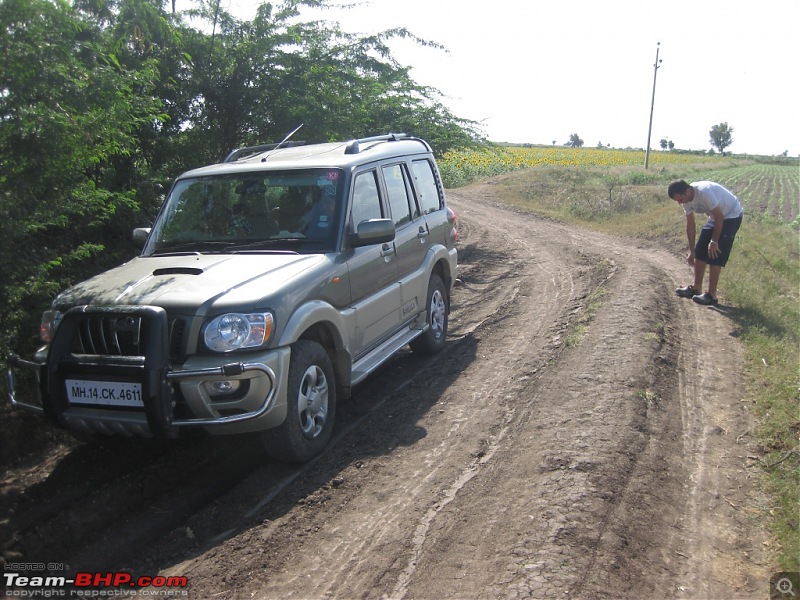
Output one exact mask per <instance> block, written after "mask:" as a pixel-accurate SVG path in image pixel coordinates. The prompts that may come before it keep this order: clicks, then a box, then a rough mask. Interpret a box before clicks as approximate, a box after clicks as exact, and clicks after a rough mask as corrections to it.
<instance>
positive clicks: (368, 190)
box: [350, 171, 383, 231]
mask: <svg viewBox="0 0 800 600" xmlns="http://www.w3.org/2000/svg"><path fill="white" fill-rule="evenodd" d="M350 215H351V219H350V221H351V223H352V226H353V231H355V230H356V229H358V224H359V223H361V221H368V220H369V219H380V218H382V217H383V214H382V212H381V199H380V196H378V180H377V179H375V171H367V172H366V173H360V174H358V175H356V180H355V183H354V184H353V208H352V210H351V211H350Z"/></svg>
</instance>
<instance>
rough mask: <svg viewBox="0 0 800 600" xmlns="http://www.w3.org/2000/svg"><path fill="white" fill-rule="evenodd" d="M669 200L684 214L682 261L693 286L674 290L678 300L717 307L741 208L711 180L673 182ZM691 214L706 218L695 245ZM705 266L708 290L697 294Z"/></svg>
mask: <svg viewBox="0 0 800 600" xmlns="http://www.w3.org/2000/svg"><path fill="white" fill-rule="evenodd" d="M667 193H668V194H669V197H670V198H672V199H673V200H675V202H677V203H678V204H680V205H682V206H683V212H684V214H685V215H686V237H687V238H688V240H689V255H688V256H687V257H686V262H688V263H689V266H691V267H694V284H693V285H687V286H686V287H682V288H678V289H677V290H675V291H676V292H677V294H678V296H680V297H681V298H691V299H692V300H694V301H695V302H697V303H698V304H704V305H706V306H715V305H716V304H717V283H718V282H719V275H720V272H721V271H722V267H724V266H725V264H726V263H727V262H728V257H729V256H730V253H731V248H733V240H734V238H735V237H736V232H737V231H739V226H740V225H741V224H742V212H743V211H742V205H741V203H740V202H739V199H738V198H737V197H736V196H734V195H733V194H732V193H731V192H730V191H729V190H727V189H726V188H724V187H723V186H721V185H720V184H718V183H714V182H713V181H697V182H695V183H693V184H691V185H689V184H688V183H686V182H685V181H684V180H682V179H681V180H679V181H673V182H672V183H670V184H669V188H668V189H667ZM694 213H702V214H705V215H708V221H707V222H706V224H705V225H703V228H702V229H701V230H700V237H699V239H698V240H697V244H695V235H696V229H695V221H694ZM706 265H708V291H706V292H704V293H700V291H701V290H702V288H703V277H704V276H705V272H706Z"/></svg>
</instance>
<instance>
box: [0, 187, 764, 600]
mask: <svg viewBox="0 0 800 600" xmlns="http://www.w3.org/2000/svg"><path fill="white" fill-rule="evenodd" d="M491 189H492V186H490V185H482V186H473V187H470V188H465V189H462V190H458V191H454V192H451V193H450V196H449V198H450V203H451V206H453V207H454V209H455V210H456V212H457V214H458V216H459V220H460V236H461V241H460V255H459V259H460V263H461V269H462V275H461V283H460V285H459V286H458V287H457V288H456V289H455V292H454V297H453V312H452V315H451V321H450V340H449V342H448V347H447V350H446V352H445V353H443V354H441V355H439V356H437V357H434V358H432V359H421V358H419V357H416V356H414V355H411V354H410V353H406V354H403V355H402V356H400V357H398V358H397V359H396V360H394V361H392V362H391V363H390V364H389V365H386V367H385V368H384V369H382V371H381V372H380V373H377V374H376V375H375V376H373V377H371V378H370V379H369V381H367V382H365V383H364V384H363V385H362V386H360V387H359V389H358V390H356V394H355V396H354V398H353V399H352V400H350V401H348V402H345V403H343V404H342V405H341V407H340V413H339V415H338V422H337V430H336V433H335V440H334V442H333V444H332V446H331V448H330V451H329V452H328V453H327V454H326V455H325V456H324V457H322V458H320V459H318V460H317V461H315V462H313V463H312V464H310V465H307V466H305V467H302V468H298V467H291V466H286V465H280V464H271V463H269V462H267V461H266V460H265V459H264V458H263V457H262V455H261V454H260V451H259V447H258V444H257V442H256V441H255V440H254V439H251V438H235V439H234V438H205V437H197V438H187V439H185V440H181V441H180V442H179V443H177V444H172V445H167V446H145V447H143V446H141V445H130V444H126V445H117V446H111V447H107V448H98V447H90V446H75V445H71V444H65V445H62V446H59V447H57V448H55V449H53V451H52V452H50V453H49V454H48V455H47V456H45V457H43V458H42V459H41V460H37V461H35V462H34V463H32V464H29V465H26V466H22V467H19V468H14V469H11V470H8V471H7V472H6V473H5V475H4V476H3V480H2V489H1V491H0V514H1V515H4V516H3V521H2V522H1V523H0V534H1V536H0V541H2V544H3V546H2V548H3V551H4V556H5V558H6V560H7V561H25V562H43V563H63V564H64V565H68V569H69V572H76V571H81V570H84V571H111V570H125V571H129V572H131V573H133V574H135V575H149V576H153V575H155V574H164V575H180V576H186V577H188V580H189V595H190V597H195V598H212V597H214V598H384V597H385V598H437V599H442V598H554V597H559V598H568V597H573V598H697V599H699V598H753V597H765V596H767V594H768V581H769V573H767V571H766V567H765V565H764V562H763V561H764V557H763V556H762V554H761V551H762V542H763V539H764V537H763V536H764V533H763V531H762V530H761V529H760V525H759V524H760V518H759V517H760V512H759V511H758V509H757V507H759V506H761V503H760V501H759V499H758V498H757V495H756V492H755V486H754V482H753V480H752V479H751V478H750V476H749V469H748V465H749V464H750V463H751V461H752V455H754V454H755V450H754V449H753V448H752V447H751V445H752V437H751V435H750V431H751V427H752V423H751V422H750V418H749V413H748V410H747V407H746V406H745V403H744V402H743V397H742V394H743V389H744V382H743V381H742V379H741V377H742V376H741V373H742V369H741V364H742V356H741V349H740V347H739V344H738V342H737V340H736V332H735V328H734V324H733V322H732V321H731V320H730V319H729V317H728V316H727V315H726V314H725V309H724V307H723V309H722V310H711V309H707V308H704V307H700V306H697V305H695V304H693V303H692V302H691V301H681V300H679V299H678V298H676V297H675V296H674V294H673V288H674V287H676V285H678V284H681V283H684V282H685V281H684V280H685V279H686V276H687V272H686V267H685V266H684V265H682V264H681V261H680V260H679V259H678V258H677V257H675V256H673V255H670V254H669V253H667V252H665V251H664V250H663V249H661V248H658V247H656V246H655V245H650V244H647V243H637V242H632V241H629V240H622V239H616V238H612V237H607V236H602V235H598V234H593V233H589V232H586V231H583V230H579V229H574V228H570V227H567V226H564V225H561V224H558V223H554V222H550V221H544V220H541V219H538V218H534V217H531V216H529V215H525V214H521V213H518V212H514V211H510V210H508V209H505V208H503V207H500V206H497V205H495V204H494V203H493V202H492V196H491ZM64 569H67V567H66V566H65V567H64Z"/></svg>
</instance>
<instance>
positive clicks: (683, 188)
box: [667, 179, 694, 204]
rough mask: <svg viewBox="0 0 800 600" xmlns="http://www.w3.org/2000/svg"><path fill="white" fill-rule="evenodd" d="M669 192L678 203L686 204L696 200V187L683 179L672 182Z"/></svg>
mask: <svg viewBox="0 0 800 600" xmlns="http://www.w3.org/2000/svg"><path fill="white" fill-rule="evenodd" d="M667 194H668V195H669V197H670V198H672V199H673V200H675V202H677V203H678V204H686V203H687V202H691V201H692V200H694V188H693V187H692V186H690V185H689V184H688V183H686V182H685V181H684V180H683V179H679V180H678V181H673V182H672V183H670V184H669V187H668V188H667Z"/></svg>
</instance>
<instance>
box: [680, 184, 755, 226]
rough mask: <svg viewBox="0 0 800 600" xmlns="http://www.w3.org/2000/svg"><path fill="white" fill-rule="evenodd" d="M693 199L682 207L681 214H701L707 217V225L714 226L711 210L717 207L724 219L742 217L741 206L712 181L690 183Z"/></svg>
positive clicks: (724, 189)
mask: <svg viewBox="0 0 800 600" xmlns="http://www.w3.org/2000/svg"><path fill="white" fill-rule="evenodd" d="M692 187H693V188H694V199H693V200H692V201H691V202H687V203H686V204H684V205H683V212H684V213H685V214H687V215H688V214H689V213H693V212H695V213H702V214H704V215H708V223H706V224H707V225H714V217H713V216H711V210H712V209H713V208H715V207H717V206H719V208H720V209H721V210H722V217H723V218H724V219H735V218H737V217H741V216H742V212H743V210H742V204H741V203H740V202H739V199H738V198H737V197H736V196H734V195H733V194H732V193H731V192H730V191H729V190H727V189H726V188H724V187H723V186H721V185H720V184H718V183H714V182H713V181H696V182H694V183H692Z"/></svg>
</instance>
